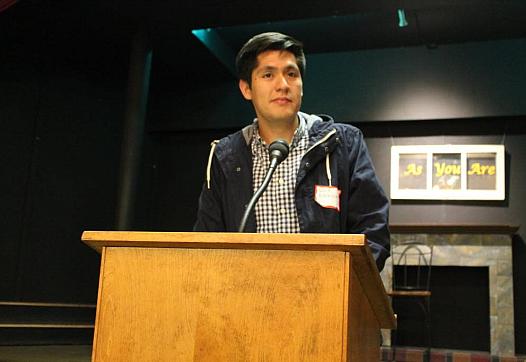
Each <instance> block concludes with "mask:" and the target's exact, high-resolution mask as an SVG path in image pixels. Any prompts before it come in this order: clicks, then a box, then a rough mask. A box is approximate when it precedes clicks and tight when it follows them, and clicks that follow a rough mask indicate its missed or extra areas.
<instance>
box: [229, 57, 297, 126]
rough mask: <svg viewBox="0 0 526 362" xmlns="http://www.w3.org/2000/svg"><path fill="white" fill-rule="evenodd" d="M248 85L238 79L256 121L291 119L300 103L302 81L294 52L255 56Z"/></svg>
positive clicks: (287, 120) (274, 121) (294, 117)
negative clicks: (254, 63) (249, 102)
mask: <svg viewBox="0 0 526 362" xmlns="http://www.w3.org/2000/svg"><path fill="white" fill-rule="evenodd" d="M257 61H258V62H257V66H256V68H255V69H254V70H253V71H252V86H249V85H248V83H247V82H245V81H244V80H240V81H239V88H240V89H241V93H243V96H244V97H245V99H247V100H251V101H252V104H253V105H254V108H255V110H256V115H257V117H258V120H259V121H260V122H267V123H268V124H272V123H276V122H291V121H294V120H296V115H297V113H298V111H299V109H300V106H301V97H302V96H303V81H302V79H301V73H300V70H299V68H298V64H297V63H296V57H295V56H294V54H292V53H291V52H288V51H281V50H268V51H265V52H263V53H261V54H259V55H258V57H257Z"/></svg>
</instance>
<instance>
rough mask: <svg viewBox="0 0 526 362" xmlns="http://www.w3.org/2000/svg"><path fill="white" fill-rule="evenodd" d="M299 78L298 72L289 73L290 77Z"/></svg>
mask: <svg viewBox="0 0 526 362" xmlns="http://www.w3.org/2000/svg"><path fill="white" fill-rule="evenodd" d="M297 76H298V73H296V72H289V77H291V78H296V77H297Z"/></svg>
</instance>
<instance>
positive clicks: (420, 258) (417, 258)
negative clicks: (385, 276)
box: [391, 241, 433, 291]
mask: <svg viewBox="0 0 526 362" xmlns="http://www.w3.org/2000/svg"><path fill="white" fill-rule="evenodd" d="M391 254H392V265H393V276H392V277H393V290H407V291H410V290H425V291H429V290H430V282H431V266H432V263H433V246H432V245H427V244H424V243H421V242H417V241H406V242H403V243H399V244H397V245H395V246H393V249H392V251H391Z"/></svg>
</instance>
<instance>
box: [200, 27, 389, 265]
mask: <svg viewBox="0 0 526 362" xmlns="http://www.w3.org/2000/svg"><path fill="white" fill-rule="evenodd" d="M305 69H306V60H305V55H304V53H303V45H302V43H301V42H299V41H297V40H296V39H294V38H292V37H290V36H287V35H284V34H281V33H274V32H273V33H263V34H259V35H256V36H254V37H253V38H251V39H250V40H248V42H247V43H245V45H244V46H243V47H242V48H241V50H240V51H239V53H238V55H237V57H236V70H237V73H238V76H239V89H240V91H241V94H242V95H243V97H244V98H245V99H246V100H248V101H251V102H252V105H253V107H254V110H255V113H256V118H255V119H254V121H253V122H252V123H251V124H249V125H248V126H246V127H245V128H243V129H242V130H240V131H238V132H236V133H233V134H231V135H229V136H227V137H225V138H223V139H221V140H219V141H214V142H212V147H211V150H210V157H209V160H208V166H207V170H206V181H205V183H204V186H203V190H202V192H201V195H200V198H199V208H198V212H197V221H196V223H195V225H194V231H218V232H221V231H227V232H228V231H230V232H232V231H238V230H239V229H240V224H242V227H241V229H242V230H239V231H246V232H258V233H336V234H365V235H366V237H367V240H368V244H369V246H370V248H371V251H372V254H373V256H374V258H375V261H376V264H377V266H378V269H379V270H382V268H383V266H384V263H385V259H386V258H387V257H388V256H389V248H390V247H389V245H390V242H389V230H388V212H389V201H388V199H387V197H386V195H385V193H384V191H383V189H382V186H381V185H380V183H379V181H378V179H377V177H376V174H375V170H374V167H373V164H372V162H371V158H370V156H369V153H368V150H367V147H366V145H365V142H364V139H363V135H362V133H361V132H360V130H358V129H357V128H355V127H353V126H351V125H347V124H341V123H335V122H334V121H333V119H332V118H331V117H329V116H326V115H311V114H307V113H303V112H301V111H300V106H301V101H302V96H303V76H304V74H305ZM276 140H279V141H276ZM275 145H277V146H278V147H277V148H278V151H275V148H276V147H275ZM280 147H285V148H286V150H285V151H284V152H282V153H284V154H282V153H279V152H281V151H280ZM269 148H270V152H269ZM275 152H278V153H279V155H278V156H276V158H277V161H276V163H272V161H270V160H269V158H270V159H272V157H273V155H274V154H275ZM269 154H270V157H269ZM287 154H288V155H287ZM269 164H270V165H272V166H273V167H274V169H272V172H274V173H273V174H272V172H270V173H269V171H268V170H269ZM276 164H277V166H276ZM274 170H275V171H274ZM269 177H271V178H269ZM267 178H268V180H266V179H267ZM269 180H270V181H269ZM264 181H265V182H267V181H269V182H268V183H267V185H268V186H266V185H265V187H266V190H261V189H260V186H261V185H262V184H263V183H264ZM263 191H264V192H263ZM261 192H262V193H261ZM256 194H257V195H256ZM254 195H256V196H258V197H259V199H257V198H256V200H257V202H255V200H252V197H253V196H254ZM252 205H254V208H253V210H252ZM247 206H249V209H248V210H247ZM245 212H247V214H246V215H245ZM242 220H243V222H242ZM245 222H246V224H245Z"/></svg>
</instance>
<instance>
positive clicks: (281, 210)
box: [279, 207, 287, 214]
mask: <svg viewBox="0 0 526 362" xmlns="http://www.w3.org/2000/svg"><path fill="white" fill-rule="evenodd" d="M279 212H280V213H281V214H284V213H286V212H287V210H285V208H284V207H282V208H281V209H279Z"/></svg>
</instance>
